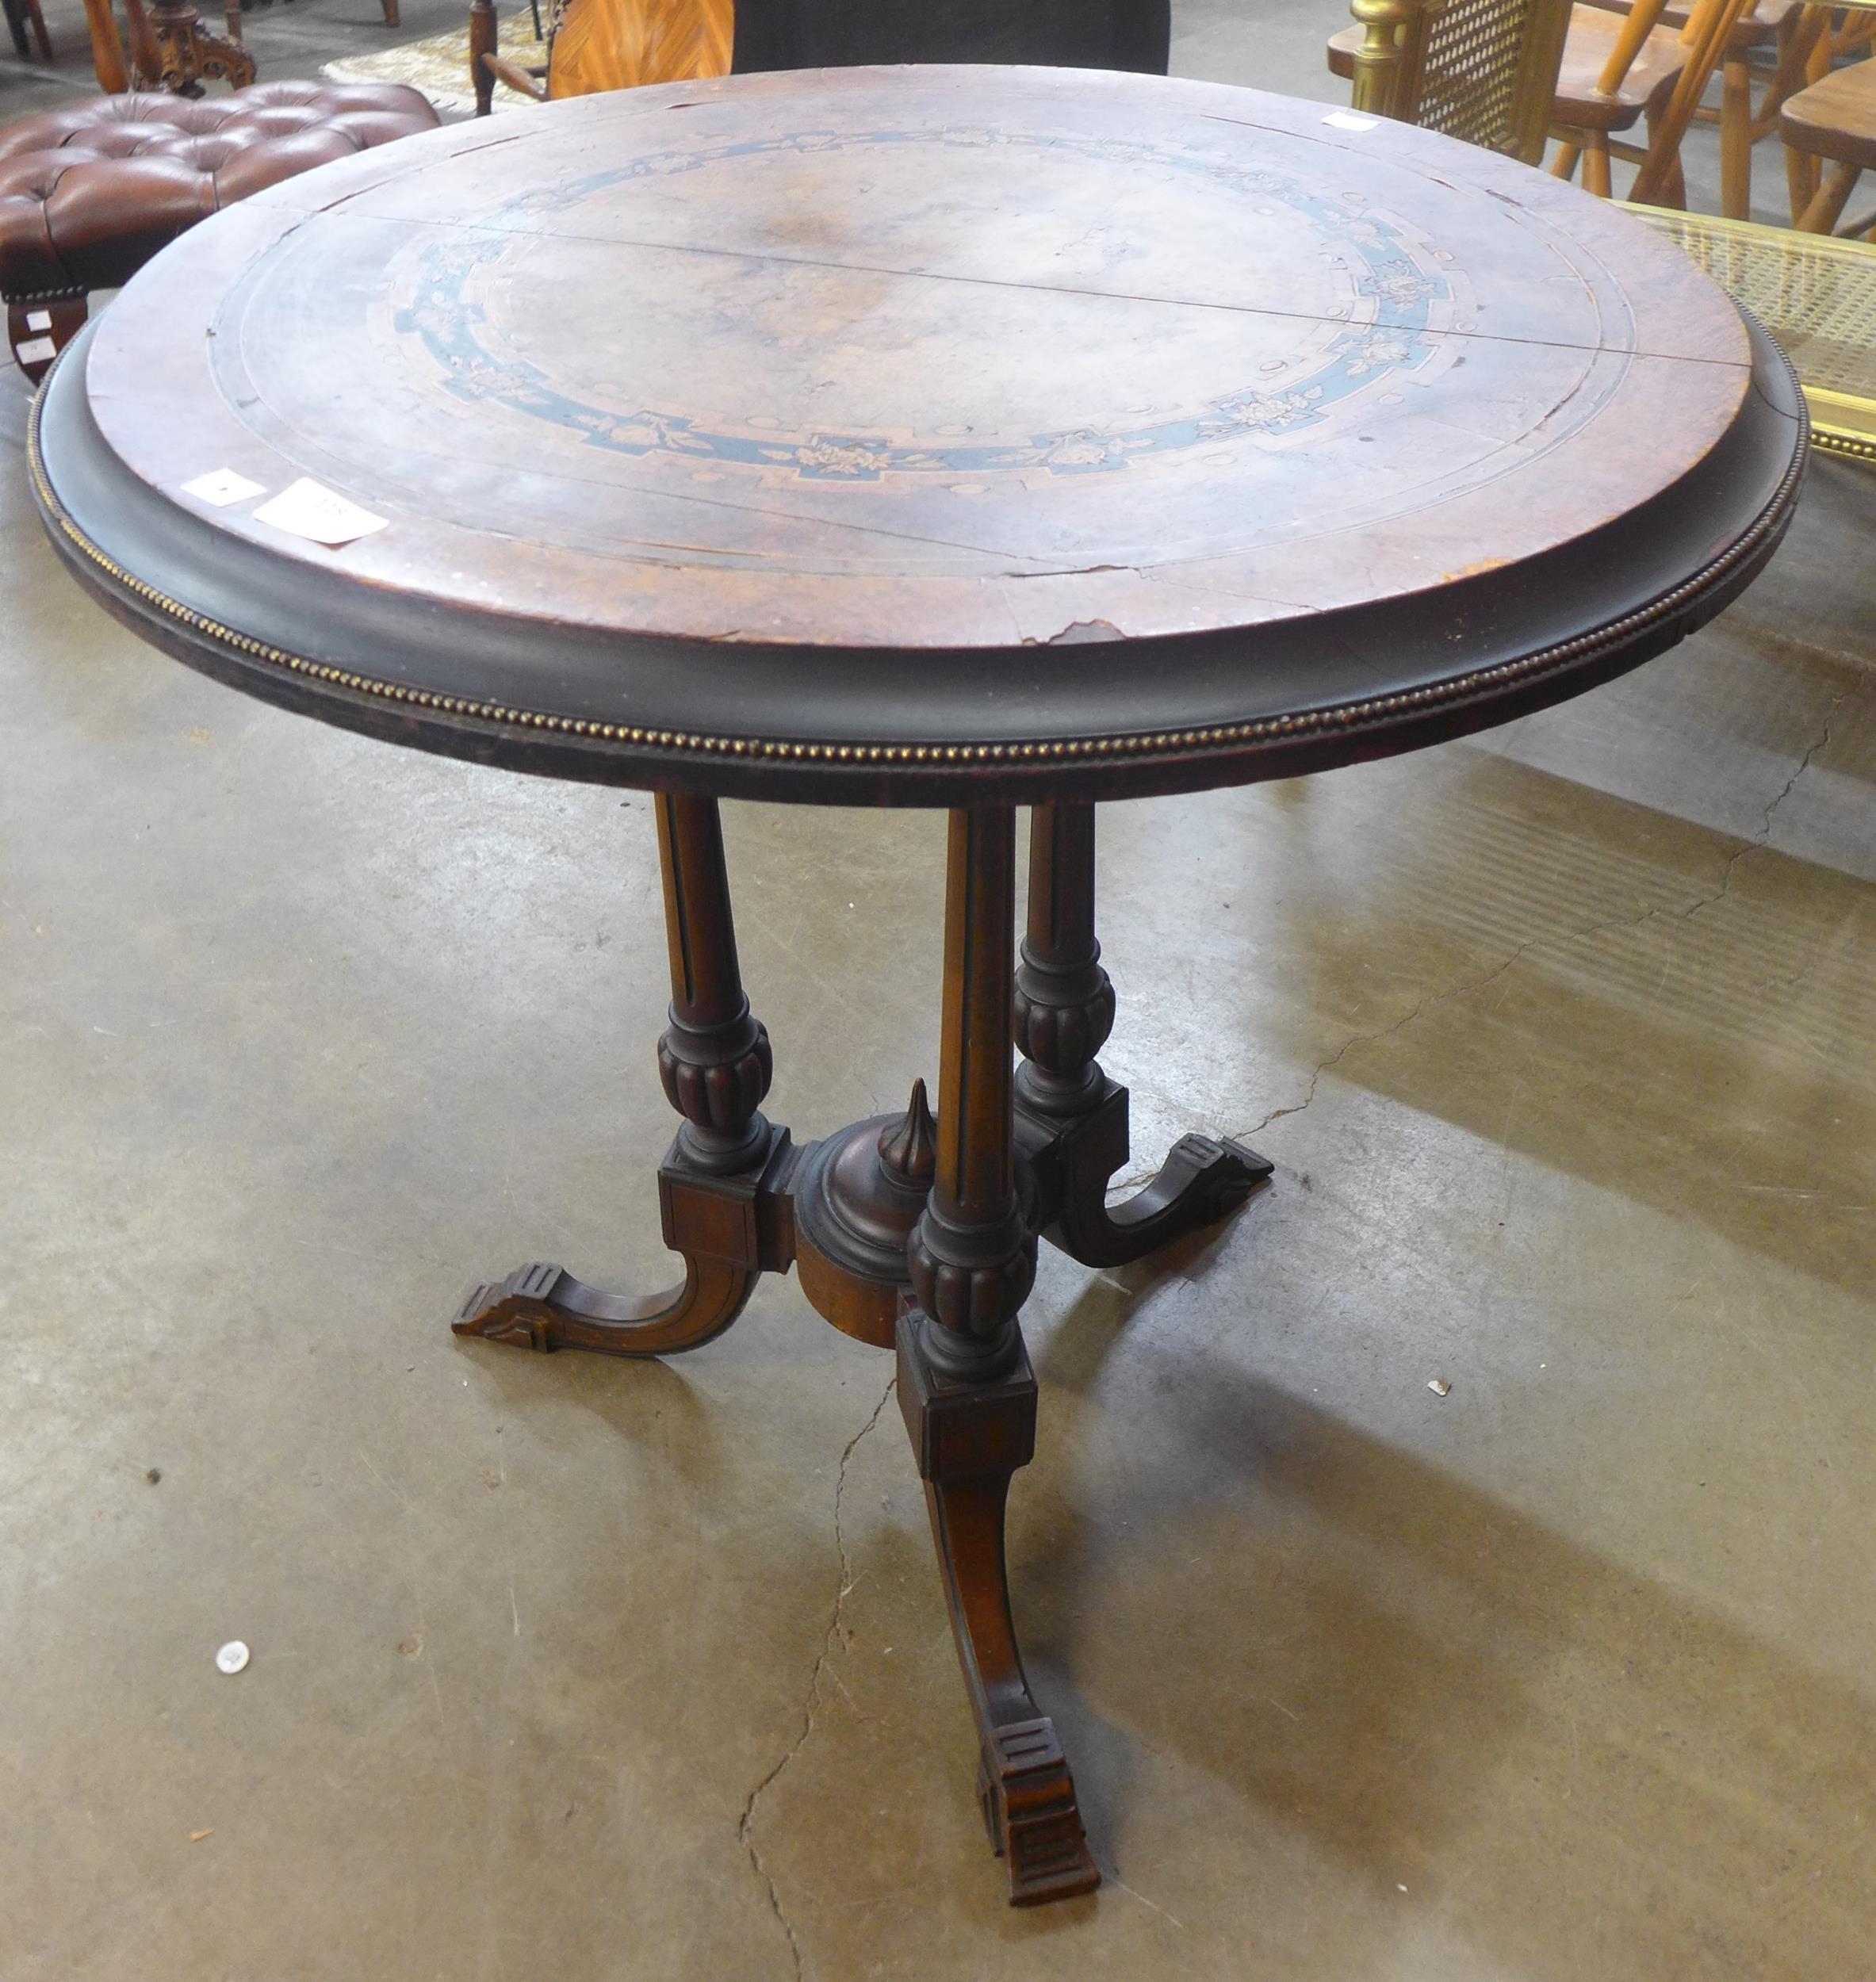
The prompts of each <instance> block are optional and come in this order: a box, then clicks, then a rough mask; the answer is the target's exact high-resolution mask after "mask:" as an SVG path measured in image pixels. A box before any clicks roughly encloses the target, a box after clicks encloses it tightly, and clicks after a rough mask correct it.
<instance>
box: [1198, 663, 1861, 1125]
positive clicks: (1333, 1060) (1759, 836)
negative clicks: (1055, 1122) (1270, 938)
mask: <svg viewBox="0 0 1876 1982" xmlns="http://www.w3.org/2000/svg"><path fill="white" fill-rule="evenodd" d="M1872 681H1876V673H1871V672H1863V674H1861V675H1859V679H1857V680H1856V681H1855V682H1853V683H1851V686H1850V687H1847V688H1846V689H1845V690H1844V691H1843V692H1842V694H1839V695H1836V696H1834V697H1832V701H1831V705H1830V706H1829V708H1828V709H1827V710H1825V711H1824V726H1823V729H1822V730H1821V731H1820V733H1819V734H1818V736H1817V737H1816V738H1815V739H1814V740H1813V742H1811V743H1810V744H1809V745H1808V746H1807V747H1806V748H1805V751H1804V752H1803V754H1802V755H1801V756H1800V757H1799V759H1798V764H1797V767H1796V768H1795V769H1794V771H1793V772H1792V774H1791V775H1790V777H1789V778H1787V779H1786V780H1785V783H1784V786H1783V788H1782V790H1780V791H1779V792H1778V794H1776V795H1775V797H1774V798H1772V799H1771V802H1769V803H1768V804H1767V806H1766V808H1765V812H1764V815H1763V818H1762V819H1761V821H1760V823H1759V830H1758V832H1755V834H1754V835H1753V836H1752V838H1751V839H1750V840H1747V841H1746V842H1745V844H1744V845H1743V846H1741V847H1740V848H1738V849H1737V850H1736V851H1735V852H1734V853H1732V855H1729V858H1728V859H1727V862H1726V865H1725V868H1724V869H1723V870H1721V875H1720V885H1719V886H1717V888H1714V889H1713V890H1709V892H1708V893H1706V894H1703V895H1700V896H1698V897H1696V898H1695V899H1694V901H1691V902H1690V903H1689V904H1688V905H1686V907H1685V908H1678V909H1664V908H1660V907H1658V906H1657V907H1655V908H1652V909H1644V910H1643V911H1642V913H1641V914H1640V915H1638V916H1610V917H1607V918H1606V919H1605V920H1602V921H1600V922H1591V923H1586V924H1584V925H1583V927H1582V928H1574V929H1565V930H1563V931H1561V932H1559V931H1556V930H1545V931H1543V932H1541V933H1540V934H1538V935H1537V936H1529V937H1526V939H1525V940H1524V941H1523V942H1522V943H1519V944H1518V946H1517V947H1516V948H1515V949H1514V950H1513V951H1511V953H1510V955H1509V956H1507V957H1506V958H1503V960H1502V961H1501V962H1498V963H1495V964H1494V965H1493V966H1492V967H1491V969H1490V970H1487V971H1486V972H1485V973H1484V975H1483V976H1480V977H1471V978H1461V980H1460V981H1458V982H1457V984H1449V985H1447V986H1446V987H1445V989H1443V990H1440V991H1432V992H1429V993H1427V995H1426V997H1423V998H1422V1000H1421V1001H1419V1003H1418V1004H1416V1005H1415V1007H1414V1008H1413V1009H1412V1010H1411V1012H1406V1013H1404V1014H1403V1016H1401V1017H1399V1018H1398V1019H1396V1020H1394V1021H1393V1022H1392V1024H1388V1025H1384V1026H1380V1027H1377V1028H1376V1030H1375V1031H1373V1032H1357V1033H1354V1034H1352V1035H1350V1037H1349V1038H1348V1039H1345V1040H1344V1041H1343V1042H1342V1044H1341V1045H1340V1046H1338V1047H1337V1048H1336V1050H1335V1051H1334V1053H1332V1054H1330V1056H1329V1058H1327V1059H1326V1060H1323V1061H1319V1062H1318V1063H1317V1065H1316V1066H1315V1069H1313V1070H1312V1071H1311V1074H1310V1077H1309V1085H1308V1087H1307V1089H1305V1090H1304V1096H1303V1099H1302V1100H1300V1101H1292V1102H1291V1103H1290V1104H1288V1106H1287V1107H1284V1108H1273V1109H1272V1110H1271V1111H1270V1112H1269V1114H1268V1115H1264V1116H1262V1118H1261V1119H1258V1121H1256V1122H1254V1123H1252V1124H1251V1125H1250V1127H1249V1128H1247V1129H1241V1130H1235V1131H1232V1133H1233V1134H1234V1135H1235V1136H1236V1137H1238V1138H1239V1139H1240V1140H1242V1141H1249V1140H1250V1138H1251V1137H1253V1136H1254V1135H1256V1134H1259V1133H1260V1132H1261V1131H1263V1130H1265V1129H1267V1128H1268V1127H1269V1126H1270V1124H1271V1123H1273V1122H1281V1121H1282V1120H1283V1119H1284V1117H1285V1116H1286V1115H1300V1114H1302V1112H1304V1109H1305V1108H1307V1107H1308V1106H1309V1104H1311V1102H1312V1101H1313V1100H1315V1097H1316V1089H1317V1088H1318V1087H1319V1085H1321V1082H1322V1078H1323V1075H1324V1074H1325V1073H1330V1072H1331V1071H1332V1070H1333V1069H1334V1068H1335V1067H1337V1066H1339V1065H1340V1064H1341V1063H1342V1061H1343V1060H1345V1059H1346V1058H1347V1057H1348V1055H1349V1054H1350V1053H1352V1052H1353V1050H1355V1048H1356V1047H1357V1046H1371V1045H1373V1043H1375V1042H1376V1040H1380V1039H1389V1038H1392V1035H1394V1034H1395V1033H1396V1032H1399V1031H1404V1030H1405V1029H1406V1027H1408V1026H1410V1025H1411V1024H1413V1022H1414V1021H1415V1020H1416V1019H1418V1018H1419V1017H1420V1016H1422V1014H1424V1013H1426V1012H1430V1011H1431V1010H1432V1009H1433V1008H1434V1006H1435V1005H1438V1004H1445V1002H1446V1001H1447V1000H1448V999H1449V998H1457V997H1463V996H1464V994H1465V993H1468V992H1472V991H1483V990H1484V989H1486V988H1487V986H1488V985H1492V984H1495V983H1496V982H1497V981H1498V980H1499V978H1502V977H1503V976H1504V975H1505V974H1506V973H1507V971H1508V970H1510V969H1511V968H1512V967H1513V966H1514V965H1515V964H1517V963H1518V962H1520V961H1521V960H1522V958H1524V957H1526V955H1529V954H1530V951H1533V950H1536V949H1540V948H1541V947H1544V946H1545V944H1547V943H1549V944H1557V945H1560V944H1564V943H1579V942H1581V941H1583V939H1586V938H1587V937H1591V936H1606V935H1608V934H1610V932H1613V931H1614V930H1618V929H1639V928H1641V927H1642V926H1643V925H1644V924H1646V923H1649V922H1652V921H1653V920H1655V919H1656V917H1657V916H1673V917H1674V918H1675V920H1678V921H1681V922H1690V921H1691V920H1693V919H1694V916H1697V915H1698V914H1700V913H1702V911H1703V910H1705V909H1710V908H1712V907H1713V906H1714V905H1716V904H1717V903H1718V902H1721V901H1725V898H1726V897H1727V896H1728V895H1729V893H1731V892H1732V878H1733V875H1734V874H1736V872H1737V871H1738V869H1739V865H1740V862H1741V861H1742V860H1744V859H1745V858H1746V857H1747V856H1748V855H1749V854H1755V853H1762V852H1763V851H1765V848H1766V847H1767V844H1769V842H1770V840H1771V832H1772V818H1773V815H1774V814H1775V813H1776V812H1777V811H1778V808H1779V806H1781V805H1783V804H1784V802H1785V801H1786V799H1787V798H1790V796H1791V794H1792V792H1793V790H1794V789H1795V788H1796V786H1797V784H1798V780H1799V779H1801V777H1803V775H1805V772H1806V771H1809V769H1810V767H1811V764H1812V762H1813V760H1814V759H1815V758H1816V757H1817V756H1818V754H1819V752H1821V751H1823V750H1825V749H1827V748H1828V747H1829V744H1830V740H1831V734H1832V729H1833V727H1834V725H1836V720H1837V717H1838V714H1839V713H1840V711H1841V710H1842V709H1843V705H1844V703H1845V702H1850V701H1852V700H1854V699H1855V697H1857V696H1858V695H1860V694H1863V692H1864V691H1865V690H1866V689H1867V688H1868V687H1869V686H1870V683H1871V682H1872Z"/></svg>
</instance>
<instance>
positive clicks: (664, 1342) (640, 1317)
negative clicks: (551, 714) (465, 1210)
mask: <svg viewBox="0 0 1876 1982" xmlns="http://www.w3.org/2000/svg"><path fill="white" fill-rule="evenodd" d="M657 814H658V851H659V855H660V861H661V863H662V866H663V868H664V920H665V933H666V936H667V939H668V943H669V947H670V951H671V1023H670V1024H669V1026H668V1027H667V1028H666V1031H665V1033H664V1038H663V1039H661V1040H660V1042H659V1045H658V1069H659V1072H660V1075H661V1076H662V1077H663V1080H664V1092H665V1095H666V1096H667V1098H668V1100H670V1102H671V1104H672V1107H674V1108H676V1110H677V1111H678V1112H679V1113H680V1115H683V1118H684V1122H683V1127H682V1128H680V1130H679V1131H678V1134H677V1140H676V1142H674V1143H673V1144H672V1146H671V1149H670V1150H669V1152H668V1154H666V1156H665V1158H664V1163H663V1165H661V1166H660V1169H659V1172H658V1196H659V1200H660V1205H661V1207H662V1210H663V1213H664V1242H665V1244H666V1245H668V1246H670V1247H671V1248H672V1250H673V1251H674V1252H676V1253H680V1254H681V1255H682V1256H683V1261H684V1281H683V1285H682V1286H681V1287H679V1288H674V1289H673V1290H672V1291H671V1292H669V1293H668V1294H661V1295H654V1296H653V1297H652V1298H651V1299H636V1298H634V1297H631V1296H629V1295H615V1294H607V1293H604V1292H602V1291H599V1289H597V1288H591V1287H588V1286H586V1285H585V1284H584V1283H582V1282H581V1281H579V1280H576V1279H574V1277H573V1276H572V1274H570V1273H568V1272H565V1271H563V1270H562V1269H561V1268H560V1267H557V1266H550V1265H531V1266H524V1267H523V1268H520V1270H519V1272H515V1273H511V1275H510V1276H508V1278H507V1280H503V1281H500V1282H498V1283H487V1284H483V1285H481V1286H479V1287H477V1288H475V1289H474V1290H473V1291H472V1292H471V1293H470V1295H469V1298H468V1299H466V1300H465V1302H464V1303H463V1305H462V1307H461V1311H460V1312H459V1313H458V1315H457V1318H456V1319H455V1321H454V1322H453V1323H452V1324H451V1326H453V1327H454V1330H455V1331H456V1333H458V1335H479V1336H481V1337H484V1338H485V1339H487V1340H488V1341H497V1342H513V1343H516V1344H519V1345H523V1346H524V1347H527V1348H531V1349H596V1350H599V1352H600V1353H603V1354H606V1355H612V1356H668V1355H672V1354H673V1353H676V1352H677V1351H678V1350H680V1349H696V1348H699V1347H700V1346H701V1345H703V1343H705V1342H707V1341H710V1340H711V1339H712V1337H715V1336H718V1335H720V1334H721V1333H722V1332H723V1330H725V1329H726V1328H727V1327H728V1326H729V1324H730V1323H731V1322H733V1321H734V1320H735V1319H736V1318H737V1314H739V1313H741V1310H742V1307H743V1303H745V1301H746V1300H747V1299H748V1296H749V1291H750V1289H751V1288H753V1287H754V1285H755V1284H756V1279H757V1277H758V1276H759V1275H760V1273H762V1272H764V1271H774V1272H784V1271H786V1270H787V1267H788V1265H789V1263H790V1261H791V1260H792V1258H793V1257H794V1226H793V1223H792V1220H791V1217H790V1215H789V1199H788V1191H789V1182H790V1172H791V1170H792V1169H793V1167H794V1155H795V1153H794V1150H793V1148H792V1147H791V1145H790V1142H789V1139H788V1131H787V1130H786V1129H783V1128H775V1127H771V1125H770V1124H769V1123H768V1122H767V1121H765V1120H764V1118H763V1116H762V1114H761V1112H760V1108H761V1102H762V1097H763V1096H764V1094H766V1093H767V1092H768V1083H769V1077H770V1074H771V1071H772V1065H773V1063H772V1061H771V1055H770V1052H769V1044H768V1033H767V1032H766V1031H764V1029H763V1027H762V1026H761V1025H760V1024H758V1022H757V1021H756V1019H755V1018H754V1017H753V1016H752V1014H751V1012H750V1011H749V1001H748V998H747V997H745V996H744V994H743V987H742V977H741V971H740V970H739V968H738V966H737V955H736V930H735V925H734V923H733V920H732V917H731V914H730V907H729V874H728V872H727V870H726V867H725V865H724V861H723V832H722V821H721V820H720V818H719V817H718V812H717V807H716V804H715V802H714V800H710V799H705V798H681V797H679V796H676V794H671V793H660V794H659V796H658V799H657Z"/></svg>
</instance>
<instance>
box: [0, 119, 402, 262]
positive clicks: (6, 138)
mask: <svg viewBox="0 0 1876 1982" xmlns="http://www.w3.org/2000/svg"><path fill="white" fill-rule="evenodd" d="M436 123H437V115H436V113H435V111H434V110H433V109H431V107H430V104H429V102H428V101H427V99H426V98H423V96H421V95H419V94H418V92H417V91H416V90H410V89H406V88H405V87H404V86H403V85H402V84H400V83H387V84H381V85H371V86H367V85H353V84H337V83H316V82H260V83H256V84H255V85H253V86H251V88H248V89H246V90H236V91H235V92H234V94H232V95H230V96H225V97H220V98H214V99H212V100H210V99H201V100H198V101H190V99H189V98H186V97H173V96H168V95H163V94H155V93H147V94H143V93H140V94H136V95H132V96H111V97H100V98H97V99H95V100H94V101H91V102H89V103H82V104H79V105H76V106H75V108H73V109H69V110H55V111H52V112H51V113H48V115H46V116H44V117H28V118H25V119H24V120H23V121H21V122H20V123H17V124H8V125H6V126H4V127H0V295H4V296H6V297H28V296H36V295H43V294H48V293H57V292H60V291H71V290H82V289H114V288H116V287H117V286H118V285H120V284H121V283H123V282H125V281H128V280H129V278H130V277H132V275H133V274H136V271H137V270H138V269H140V267H141V266H143V264H144V262H147V261H148V260H149V258H151V255H153V254H155V253H156V251H157V250H158V249H159V248H162V247H167V245H168V244H169V243H170V242H171V241H173V240H174V239H175V238H176V236H177V235H179V234H181V233H182V232H183V231H185V230H186V229H187V228H191V227H193V226H194V225H195V224H196V222H197V220H205V219H206V218H207V217H208V216H209V215H210V214H211V213H213V212H216V211H217V210H218V209H220V208H222V207H224V206H227V205H229V204H230V202H231V201H235V200H239V199H244V198H246V197H247V195H248V194H249V193H258V192H259V191H260V190H261V189H262V187H263V186H274V185H277V184H278V182H280V181H281V180H282V179H290V178H293V176H294V175H295V174H297V173H301V172H309V171H311V170H312V168H313V167H314V166H317V165H325V164H328V163H331V160H333V159H343V158H349V157H350V156H351V155H352V154H353V153H354V152H355V151H365V150H366V149H367V148H368V147H370V146H372V145H375V144H386V143H389V142H390V141H391V140H392V139H393V138H401V137H405V136H408V135H409V134H410V133H411V132H415V131H428V130H431V129H433V128H435V125H436Z"/></svg>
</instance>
